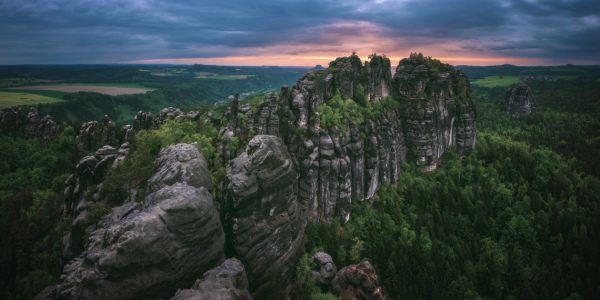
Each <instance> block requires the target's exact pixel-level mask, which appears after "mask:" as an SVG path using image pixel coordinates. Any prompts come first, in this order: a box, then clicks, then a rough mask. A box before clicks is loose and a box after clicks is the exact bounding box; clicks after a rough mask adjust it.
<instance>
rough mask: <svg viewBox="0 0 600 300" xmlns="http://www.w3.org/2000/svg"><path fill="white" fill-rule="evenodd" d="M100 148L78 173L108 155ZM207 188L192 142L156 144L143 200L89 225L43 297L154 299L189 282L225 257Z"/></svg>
mask: <svg viewBox="0 0 600 300" xmlns="http://www.w3.org/2000/svg"><path fill="white" fill-rule="evenodd" d="M103 149H105V148H103ZM105 154H106V153H105ZM102 155H104V154H98V156H99V157H96V156H94V157H88V158H87V159H85V160H84V161H82V162H80V164H79V166H78V172H77V174H78V178H80V177H81V176H84V174H85V173H86V172H91V171H90V170H91V169H92V167H91V166H93V165H97V164H98V163H99V162H98V161H103V160H104V159H106V157H104V158H103V157H102ZM107 155H113V154H107ZM71 180H72V179H71ZM211 190H212V186H211V184H210V173H209V171H208V168H207V163H206V159H205V158H204V157H203V156H202V154H201V153H200V152H199V151H198V146H197V145H196V144H191V145H190V144H179V145H174V146H169V147H166V148H164V149H162V150H161V152H160V153H159V155H158V158H157V159H156V161H155V164H154V169H153V175H152V177H151V179H150V181H149V184H148V186H147V190H146V195H147V196H146V197H145V198H144V200H143V201H142V202H141V203H137V202H134V201H129V202H126V203H125V204H123V205H122V206H118V207H115V208H113V209H112V210H111V212H110V213H109V214H108V215H106V216H104V217H103V218H102V219H101V220H100V222H98V223H97V224H95V225H93V226H94V228H95V229H94V230H93V231H91V232H90V233H89V238H88V240H87V242H86V244H85V248H84V251H83V252H82V253H81V255H79V256H78V257H77V258H75V259H74V260H72V261H71V262H70V263H68V264H67V265H66V266H65V267H64V270H63V275H62V276H61V283H60V284H58V285H56V286H54V287H51V288H49V289H46V290H45V291H44V293H43V295H41V296H42V297H43V296H44V295H53V294H54V295H58V296H59V297H60V298H64V299H147V298H155V299H156V298H160V297H168V296H170V295H173V293H174V292H175V290H176V289H177V288H185V287H189V286H191V285H192V283H193V282H194V280H196V279H197V278H198V276H199V275H200V274H203V273H204V272H206V271H207V270H209V269H211V268H213V267H215V266H217V265H219V264H221V263H222V262H223V261H224V260H225V255H224V246H225V234H224V232H223V228H222V226H221V223H220V220H219V216H218V212H217V210H216V208H215V206H214V204H213V199H212V195H211ZM84 218H85V217H84Z"/></svg>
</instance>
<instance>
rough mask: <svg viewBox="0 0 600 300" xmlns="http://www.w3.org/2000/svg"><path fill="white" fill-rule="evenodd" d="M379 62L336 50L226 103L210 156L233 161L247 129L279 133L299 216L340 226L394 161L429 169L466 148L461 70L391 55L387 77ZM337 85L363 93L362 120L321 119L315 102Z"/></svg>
mask: <svg viewBox="0 0 600 300" xmlns="http://www.w3.org/2000/svg"><path fill="white" fill-rule="evenodd" d="M389 66H390V62H389V59H387V58H385V57H381V56H372V57H371V60H370V61H369V62H366V63H365V65H364V66H363V65H362V63H361V61H360V58H358V56H355V55H353V56H350V57H343V58H338V59H336V60H335V61H333V62H331V63H330V65H329V68H327V69H323V70H319V71H310V72H308V73H306V74H305V75H303V76H302V77H301V78H300V79H299V80H298V82H297V83H296V84H295V85H294V86H293V87H291V88H289V87H287V86H283V87H282V88H281V90H280V92H279V93H270V94H268V95H267V96H266V97H265V100H264V101H263V102H261V103H259V104H258V105H257V106H256V107H250V106H249V105H240V103H239V101H233V103H232V105H231V107H230V108H229V109H228V111H226V112H225V114H224V118H225V119H226V120H227V125H226V126H224V127H223V128H222V129H221V130H220V132H219V135H220V140H221V141H223V142H222V143H221V144H220V145H219V146H218V148H217V152H218V153H219V154H220V159H223V164H226V163H227V162H228V161H230V160H233V159H235V158H236V157H237V156H238V155H240V154H241V153H242V152H243V151H244V150H243V147H242V146H243V144H244V141H248V140H250V138H251V137H252V136H253V135H255V134H268V135H275V136H278V137H280V138H281V139H282V140H283V141H284V144H285V145H286V148H287V150H288V152H289V153H290V156H291V161H292V164H293V165H294V167H295V168H296V170H297V171H298V175H299V180H298V199H299V200H300V202H301V204H302V205H303V206H304V207H305V208H306V210H307V217H308V219H310V220H312V221H316V222H327V223H329V222H331V221H332V220H333V218H335V217H337V218H339V219H340V221H341V222H342V224H343V223H345V222H347V221H348V219H349V218H350V206H351V202H352V201H362V200H364V199H369V200H372V199H373V198H374V197H375V195H376V193H377V191H378V189H379V188H380V186H381V185H382V184H383V182H388V183H395V182H397V181H398V179H399V177H400V174H401V166H402V163H405V162H410V163H419V164H420V165H423V166H427V167H428V168H434V167H435V165H436V164H437V162H438V160H439V158H440V157H441V155H442V154H443V153H444V152H446V151H449V150H450V149H452V148H453V147H456V151H457V152H458V154H459V155H466V154H469V153H470V152H471V151H472V149H473V148H474V146H475V136H476V111H475V104H474V102H473V101H472V100H471V89H470V86H469V81H468V77H467V75H466V74H465V73H464V72H462V71H460V70H459V71H456V72H455V71H454V68H453V67H452V66H450V65H448V64H441V63H439V61H437V63H436V61H434V60H428V59H423V58H418V57H416V58H407V59H403V60H402V61H400V63H399V65H398V67H397V68H396V72H395V74H394V76H393V77H392V76H391V71H390V70H389ZM337 91H339V93H340V95H341V97H342V98H343V99H353V100H354V101H355V102H357V103H359V104H360V103H366V101H367V100H368V101H369V102H370V103H371V105H372V106H373V110H375V108H376V107H379V108H378V110H377V111H375V112H374V113H373V114H372V115H371V116H369V115H365V116H364V122H363V123H362V124H357V123H355V122H354V120H343V123H344V125H342V126H341V128H340V127H337V126H333V127H329V128H326V127H325V126H321V125H322V124H321V116H320V114H319V112H318V111H317V107H319V106H321V105H323V104H324V103H329V101H330V100H331V99H332V97H333V96H334V95H335V93H336V92H337ZM392 96H393V97H392ZM377 101H379V104H377V103H376V102H377ZM363 105H367V104H363ZM219 188H220V189H221V190H222V191H223V190H224V189H225V188H226V187H225V186H220V187H219ZM221 194H222V193H219V195H221Z"/></svg>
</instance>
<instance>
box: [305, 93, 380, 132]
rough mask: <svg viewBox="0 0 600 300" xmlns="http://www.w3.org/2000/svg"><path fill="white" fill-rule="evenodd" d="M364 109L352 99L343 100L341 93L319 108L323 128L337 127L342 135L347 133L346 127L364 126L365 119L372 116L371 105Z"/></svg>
mask: <svg viewBox="0 0 600 300" xmlns="http://www.w3.org/2000/svg"><path fill="white" fill-rule="evenodd" d="M366 105H367V106H366V107H362V106H360V105H358V104H357V103H356V102H354V101H353V100H352V99H346V100H342V96H341V95H340V93H339V91H338V92H337V93H336V94H335V95H334V96H333V98H331V100H329V102H328V103H323V104H322V105H320V106H318V107H317V112H319V114H320V116H321V127H324V128H330V127H334V126H337V127H338V128H339V129H340V131H341V132H342V134H344V133H345V132H346V125H350V126H362V125H363V123H364V121H365V117H367V116H371V115H372V109H371V105H369V104H368V103H367V104H366Z"/></svg>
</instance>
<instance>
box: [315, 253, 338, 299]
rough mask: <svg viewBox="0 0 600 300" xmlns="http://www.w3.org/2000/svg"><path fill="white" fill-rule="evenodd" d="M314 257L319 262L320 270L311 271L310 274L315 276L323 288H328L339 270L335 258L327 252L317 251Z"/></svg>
mask: <svg viewBox="0 0 600 300" xmlns="http://www.w3.org/2000/svg"><path fill="white" fill-rule="evenodd" d="M312 259H313V261H314V262H316V263H317V268H318V270H312V271H310V273H309V276H311V277H313V278H314V279H315V281H316V282H317V283H318V284H319V285H320V286H321V288H322V289H325V290H327V289H328V288H329V285H330V284H331V280H332V279H333V277H335V274H336V273H337V271H338V270H337V267H336V266H335V264H334V263H333V258H331V255H329V254H327V253H325V252H317V253H315V255H313V257H312Z"/></svg>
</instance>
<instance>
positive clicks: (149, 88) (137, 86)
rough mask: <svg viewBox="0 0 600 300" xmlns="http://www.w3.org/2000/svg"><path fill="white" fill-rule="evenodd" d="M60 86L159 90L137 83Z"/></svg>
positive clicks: (70, 84) (69, 84) (68, 84)
mask: <svg viewBox="0 0 600 300" xmlns="http://www.w3.org/2000/svg"><path fill="white" fill-rule="evenodd" d="M58 85H67V86H82V85H83V86H107V87H118V88H131V89H145V90H153V91H154V90H158V88H152V87H145V86H141V85H139V84H137V83H61V84H58Z"/></svg>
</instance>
